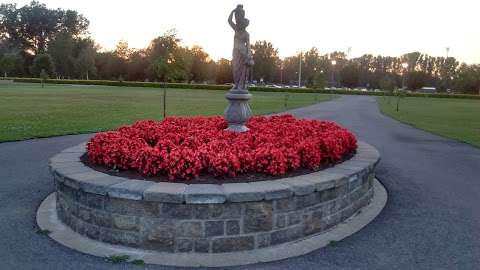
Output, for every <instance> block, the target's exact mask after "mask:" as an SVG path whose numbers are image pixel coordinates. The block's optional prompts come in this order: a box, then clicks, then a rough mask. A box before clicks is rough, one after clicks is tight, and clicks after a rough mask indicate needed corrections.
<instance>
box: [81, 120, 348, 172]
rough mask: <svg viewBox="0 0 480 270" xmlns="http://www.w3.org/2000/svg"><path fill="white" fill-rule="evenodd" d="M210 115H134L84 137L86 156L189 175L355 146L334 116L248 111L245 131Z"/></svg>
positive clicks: (308, 163) (295, 160)
mask: <svg viewBox="0 0 480 270" xmlns="http://www.w3.org/2000/svg"><path fill="white" fill-rule="evenodd" d="M226 127H227V123H226V122H225V120H224V119H223V118H222V117H220V116H215V117H190V118H180V117H169V118H166V119H165V120H163V121H161V122H155V121H149V120H148V121H139V122H137V123H135V124H134V125H132V126H124V127H121V128H119V129H117V130H115V131H109V132H102V133H98V134H96V135H95V137H93V138H92V139H91V140H90V142H89V143H88V146H87V149H88V157H89V159H90V161H91V162H93V163H94V164H98V165H104V166H107V167H110V168H117V169H122V170H136V171H138V172H140V173H142V174H144V175H159V174H166V175H168V177H169V178H170V179H172V180H174V179H192V178H194V177H196V176H198V175H199V174H201V173H206V174H209V175H212V176H215V177H221V176H237V175H240V174H246V173H254V172H257V173H265V174H269V175H284V174H285V173H287V172H289V171H294V170H297V169H300V168H304V169H313V170H314V169H317V168H319V167H320V166H322V165H327V164H332V163H335V162H338V161H341V160H342V159H343V158H344V157H346V156H347V155H349V154H351V153H353V152H354V151H355V150H356V149H357V141H356V138H355V136H354V135H353V134H352V133H351V132H349V131H348V130H347V129H345V128H342V127H340V126H338V125H337V124H335V123H334V122H328V121H318V120H303V119H296V118H294V117H293V116H291V115H283V116H272V117H263V116H257V117H252V118H251V119H250V120H249V122H248V127H249V128H250V131H248V132H244V133H233V132H228V131H224V129H225V128H226Z"/></svg>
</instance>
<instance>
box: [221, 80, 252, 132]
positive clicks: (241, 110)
mask: <svg viewBox="0 0 480 270" xmlns="http://www.w3.org/2000/svg"><path fill="white" fill-rule="evenodd" d="M225 98H226V99H227V100H228V102H229V105H228V107H227V109H226V110H225V120H226V121H227V123H228V128H227V129H225V130H228V131H233V132H245V131H248V128H247V126H246V125H245V124H246V123H247V121H248V119H249V118H250V116H251V115H252V110H251V109H250V105H249V104H248V101H249V100H250V99H251V98H252V95H251V94H249V93H248V91H247V90H234V89H232V90H230V91H229V92H228V93H227V94H225Z"/></svg>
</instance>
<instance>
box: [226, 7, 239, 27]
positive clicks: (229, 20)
mask: <svg viewBox="0 0 480 270" xmlns="http://www.w3.org/2000/svg"><path fill="white" fill-rule="evenodd" d="M235 10H236V9H234V10H232V12H230V16H228V24H230V26H231V27H232V29H233V30H235V31H237V25H236V24H235V23H234V22H233V14H235Z"/></svg>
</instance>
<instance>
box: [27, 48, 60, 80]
mask: <svg viewBox="0 0 480 270" xmlns="http://www.w3.org/2000/svg"><path fill="white" fill-rule="evenodd" d="M54 72H55V65H54V63H53V60H52V57H51V56H50V55H49V54H37V55H36V56H35V59H34V60H33V65H32V74H33V75H35V76H36V77H39V76H40V74H41V73H46V74H48V75H49V76H50V75H52V74H54Z"/></svg>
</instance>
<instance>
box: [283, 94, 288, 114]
mask: <svg viewBox="0 0 480 270" xmlns="http://www.w3.org/2000/svg"><path fill="white" fill-rule="evenodd" d="M283 106H284V107H285V110H287V107H288V93H285V100H284V104H283Z"/></svg>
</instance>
